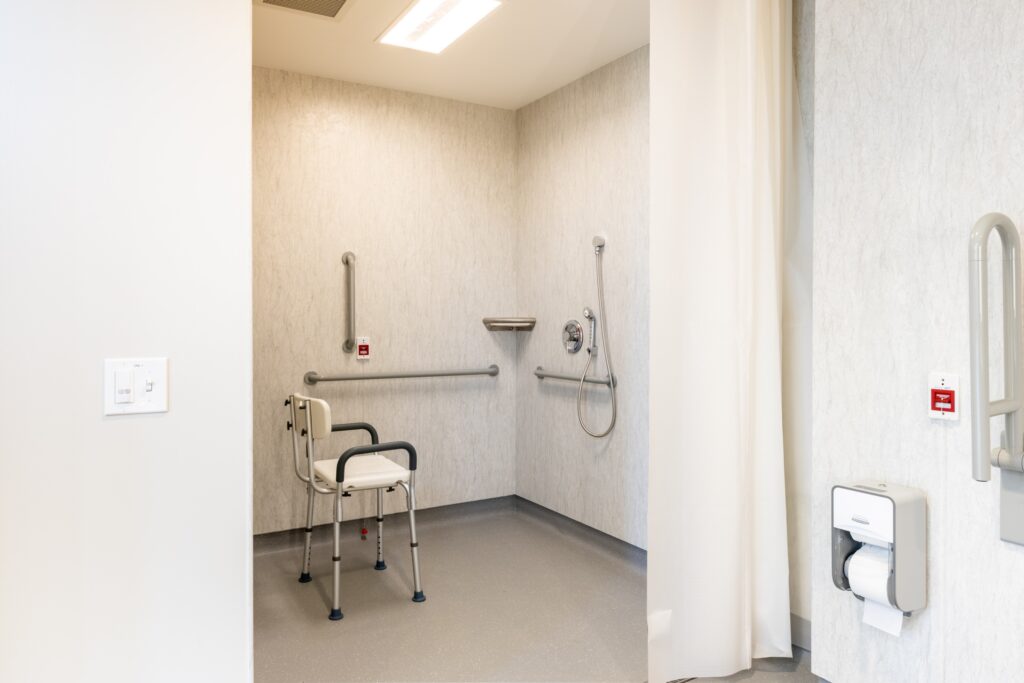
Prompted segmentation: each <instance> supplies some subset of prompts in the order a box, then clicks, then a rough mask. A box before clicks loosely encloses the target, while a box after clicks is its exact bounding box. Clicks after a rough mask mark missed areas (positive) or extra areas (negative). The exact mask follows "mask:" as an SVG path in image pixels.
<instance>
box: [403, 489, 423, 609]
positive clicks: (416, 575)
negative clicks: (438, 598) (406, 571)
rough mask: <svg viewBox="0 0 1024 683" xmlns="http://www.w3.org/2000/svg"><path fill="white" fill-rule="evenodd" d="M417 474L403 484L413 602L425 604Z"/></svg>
mask: <svg viewBox="0 0 1024 683" xmlns="http://www.w3.org/2000/svg"><path fill="white" fill-rule="evenodd" d="M415 476H416V475H415V474H413V475H412V476H410V477H409V484H408V485H405V484H402V487H403V488H404V489H405V499H406V501H407V504H408V507H409V547H410V548H411V549H412V579H413V584H414V592H413V594H412V601H413V602H423V601H424V600H426V599H427V598H426V596H425V595H423V586H422V585H420V555H419V543H417V542H416V482H415Z"/></svg>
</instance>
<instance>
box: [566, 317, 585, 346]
mask: <svg viewBox="0 0 1024 683" xmlns="http://www.w3.org/2000/svg"><path fill="white" fill-rule="evenodd" d="M562 343H563V344H565V352H566V353H579V352H580V349H582V348H583V325H580V321H579V320H570V321H568V322H567V323H565V326H563V327H562Z"/></svg>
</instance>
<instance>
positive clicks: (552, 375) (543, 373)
mask: <svg viewBox="0 0 1024 683" xmlns="http://www.w3.org/2000/svg"><path fill="white" fill-rule="evenodd" d="M533 375H534V377H536V378H537V379H561V380H565V381H566V382H575V383H576V384H579V383H580V378H579V377H575V376H573V375H567V374H565V373H562V372H548V371H547V370H545V369H544V368H543V367H541V366H540V365H538V366H537V369H536V370H534V371H533ZM584 381H585V382H586V383H587V384H603V385H604V386H608V384H609V381H608V378H607V377H588V378H586V379H585V380H584ZM612 381H613V382H615V386H619V378H618V377H615V376H612Z"/></svg>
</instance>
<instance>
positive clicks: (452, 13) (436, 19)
mask: <svg viewBox="0 0 1024 683" xmlns="http://www.w3.org/2000/svg"><path fill="white" fill-rule="evenodd" d="M500 5H501V0H416V1H415V2H413V3H412V4H411V5H409V7H408V8H406V10H405V11H404V12H403V13H402V14H401V15H400V16H399V17H398V19H396V20H395V22H394V23H393V24H391V26H389V27H388V29H387V30H386V31H384V33H383V35H381V37H380V38H378V42H380V43H383V44H384V45H395V46H397V47H407V48H409V49H411V50H420V51H421V52H430V53H432V54H439V53H440V52H441V51H442V50H444V49H445V48H446V47H448V46H449V45H451V44H452V43H454V42H455V41H456V40H457V39H458V38H459V36H461V35H462V34H464V33H465V32H466V31H468V30H469V29H471V28H473V26H475V25H476V24H477V23H478V22H480V20H481V19H483V18H484V17H486V16H487V15H488V14H490V13H491V12H493V11H494V10H496V9H498V7H499V6H500Z"/></svg>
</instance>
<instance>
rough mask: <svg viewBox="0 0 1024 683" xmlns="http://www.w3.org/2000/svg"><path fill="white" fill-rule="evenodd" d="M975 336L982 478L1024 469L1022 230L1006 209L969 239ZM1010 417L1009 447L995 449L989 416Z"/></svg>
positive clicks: (974, 435) (974, 405) (977, 452)
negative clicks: (999, 322) (996, 301)
mask: <svg viewBox="0 0 1024 683" xmlns="http://www.w3.org/2000/svg"><path fill="white" fill-rule="evenodd" d="M993 230H995V231H996V232H997V233H998V234H999V240H1000V242H1001V243H1002V247H1003V271H1002V276H1003V301H1002V304H1003V373H1004V380H1003V384H1004V398H1003V399H1001V400H997V401H992V400H991V397H990V395H989V381H988V380H989V377H988V373H989V357H988V322H989V319H988V239H989V236H990V235H991V234H992V231H993ZM969 249H970V308H971V311H970V324H971V330H970V340H971V474H972V476H973V477H974V479H975V480H977V481H989V480H990V479H991V478H992V465H993V464H995V465H996V466H997V467H1002V468H1005V469H1009V470H1014V471H1017V472H1022V471H1024V438H1022V432H1021V427H1022V423H1021V418H1022V415H1021V409H1022V406H1021V399H1022V398H1024V374H1022V373H1024V367H1022V365H1021V360H1022V359H1021V329H1020V326H1021V322H1022V321H1021V270H1020V268H1021V266H1020V233H1019V232H1017V226H1015V225H1014V224H1013V221H1011V220H1010V219H1009V218H1007V217H1006V216H1004V215H1003V214H1001V213H990V214H986V215H984V216H982V217H981V218H980V219H979V220H978V222H977V223H975V224H974V227H973V228H971V241H970V248H969ZM998 415H1005V416H1006V446H1007V448H1008V449H1009V450H1007V448H998V449H996V450H994V451H993V450H992V444H991V436H990V433H989V429H990V428H989V419H990V418H991V417H995V416H998Z"/></svg>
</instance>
